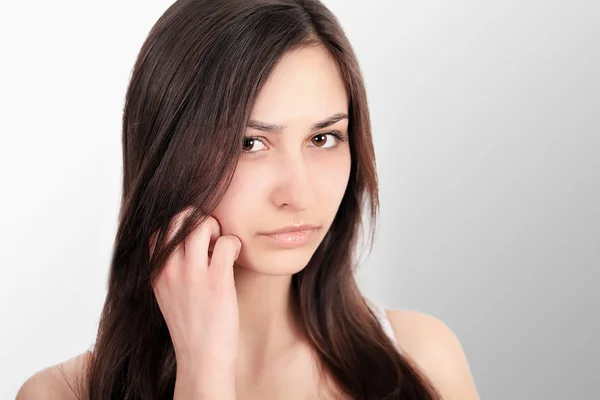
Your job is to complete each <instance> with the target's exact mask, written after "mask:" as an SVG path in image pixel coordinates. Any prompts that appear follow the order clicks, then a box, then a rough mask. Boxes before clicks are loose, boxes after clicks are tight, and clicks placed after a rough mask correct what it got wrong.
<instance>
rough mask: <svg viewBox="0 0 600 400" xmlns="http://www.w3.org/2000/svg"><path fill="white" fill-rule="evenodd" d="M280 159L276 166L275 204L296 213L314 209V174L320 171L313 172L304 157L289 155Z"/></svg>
mask: <svg viewBox="0 0 600 400" xmlns="http://www.w3.org/2000/svg"><path fill="white" fill-rule="evenodd" d="M280 158H281V159H280V160H279V162H278V163H276V164H275V165H274V168H275V169H276V171H275V175H276V177H277V178H276V179H275V184H274V187H273V190H272V192H271V201H272V202H273V204H275V205H276V206H277V207H278V208H287V209H289V210H290V211H294V212H296V211H302V210H307V209H310V208H312V207H314V206H315V205H316V201H317V196H316V188H315V179H314V178H315V177H314V175H313V174H314V173H318V171H315V170H313V168H312V166H311V165H310V164H309V163H307V162H306V161H305V160H304V159H303V157H302V155H299V156H291V155H290V154H289V153H287V154H286V155H283V154H282V155H281V157H280Z"/></svg>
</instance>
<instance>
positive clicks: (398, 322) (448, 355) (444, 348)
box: [386, 309, 479, 400]
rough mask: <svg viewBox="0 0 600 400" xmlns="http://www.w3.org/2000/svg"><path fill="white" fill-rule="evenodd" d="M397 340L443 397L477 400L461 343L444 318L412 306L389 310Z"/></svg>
mask: <svg viewBox="0 0 600 400" xmlns="http://www.w3.org/2000/svg"><path fill="white" fill-rule="evenodd" d="M386 314H387V316H388V319H389V320H390V324H391V325H392V329H393V331H394V334H395V336H396V339H397V340H398V344H399V346H400V348H401V350H402V352H403V354H405V355H406V356H408V357H409V358H410V359H412V360H413V361H414V362H415V363H416V364H417V365H418V366H419V368H421V370H422V371H423V373H424V374H425V375H426V376H427V377H428V378H429V379H430V380H431V382H432V383H433V385H434V386H435V387H436V388H437V390H438V391H439V392H440V394H441V395H442V397H443V398H444V400H454V399H457V400H458V399H461V400H478V399H479V395H478V393H477V389H476V387H475V383H474V380H473V376H472V374H471V370H470V368H469V364H468V362H467V358H466V356H465V353H464V351H463V348H462V345H461V343H460V341H459V340H458V338H457V337H456V335H455V334H454V332H452V330H451V329H450V328H449V327H448V326H447V325H446V324H445V323H444V322H442V321H441V320H439V319H437V318H435V317H433V316H431V315H427V314H424V313H420V312H417V311H410V310H400V309H388V310H386Z"/></svg>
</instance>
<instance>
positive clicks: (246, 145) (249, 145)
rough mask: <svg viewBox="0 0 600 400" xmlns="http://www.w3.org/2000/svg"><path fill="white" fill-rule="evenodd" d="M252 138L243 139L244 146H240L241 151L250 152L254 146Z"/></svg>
mask: <svg viewBox="0 0 600 400" xmlns="http://www.w3.org/2000/svg"><path fill="white" fill-rule="evenodd" d="M254 140H255V139H254V138H244V144H243V145H242V150H244V151H250V150H252V146H254Z"/></svg>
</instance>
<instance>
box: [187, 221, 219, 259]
mask: <svg viewBox="0 0 600 400" xmlns="http://www.w3.org/2000/svg"><path fill="white" fill-rule="evenodd" d="M219 236H221V226H220V225H219V222H218V221H217V220H216V218H215V217H212V216H208V217H207V218H206V220H205V221H203V222H202V223H201V224H200V225H199V226H198V228H196V229H195V230H194V231H193V232H192V233H190V235H189V236H188V237H187V238H186V244H185V246H186V250H187V251H186V253H185V262H186V263H190V265H192V266H195V267H196V268H208V264H209V258H208V253H209V248H210V247H211V243H212V242H215V241H216V240H217V239H218V238H219Z"/></svg>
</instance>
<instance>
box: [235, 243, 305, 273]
mask: <svg viewBox="0 0 600 400" xmlns="http://www.w3.org/2000/svg"><path fill="white" fill-rule="evenodd" d="M314 252H315V249H314V248H312V247H310V248H308V247H307V248H296V249H275V250H268V251H265V250H260V251H258V250H257V251H254V252H251V251H249V253H252V254H244V251H243V250H242V252H241V253H240V257H239V258H238V260H237V261H236V265H237V266H238V267H241V268H244V269H247V270H250V271H252V272H256V273H259V274H263V275H270V276H281V275H293V274H295V273H296V272H299V271H302V270H303V269H304V268H305V267H306V265H307V264H308V262H309V261H310V258H311V257H312V255H313V254H314Z"/></svg>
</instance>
